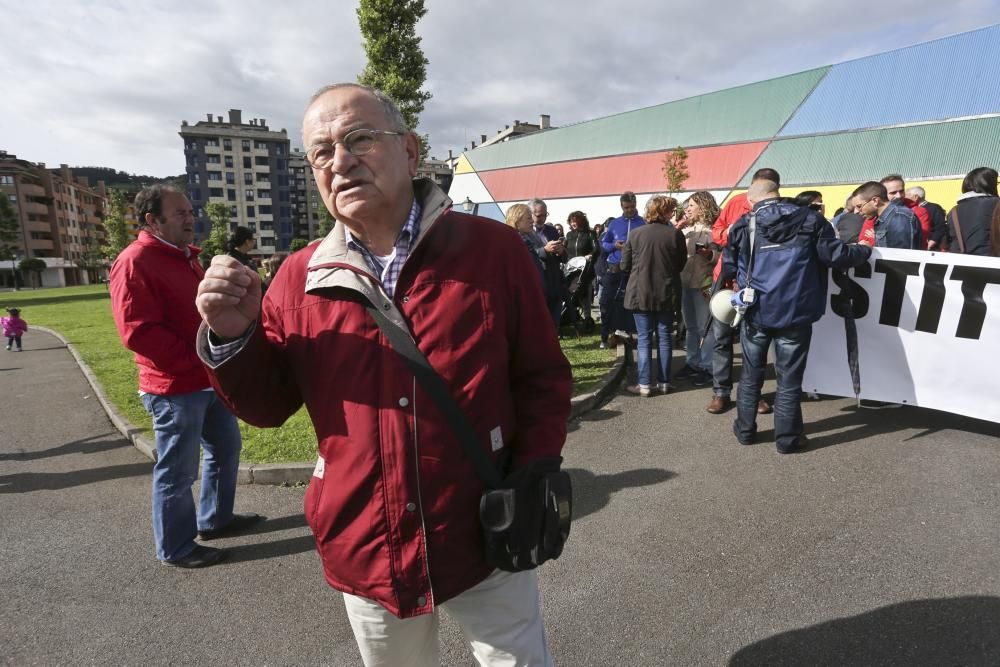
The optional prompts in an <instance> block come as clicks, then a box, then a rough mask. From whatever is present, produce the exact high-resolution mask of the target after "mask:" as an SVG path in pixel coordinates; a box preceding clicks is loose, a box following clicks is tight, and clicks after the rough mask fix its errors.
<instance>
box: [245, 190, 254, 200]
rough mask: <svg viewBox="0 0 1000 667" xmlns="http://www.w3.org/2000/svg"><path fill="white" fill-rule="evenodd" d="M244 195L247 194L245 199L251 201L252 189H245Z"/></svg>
mask: <svg viewBox="0 0 1000 667" xmlns="http://www.w3.org/2000/svg"><path fill="white" fill-rule="evenodd" d="M246 195H247V201H253V190H247V191H246Z"/></svg>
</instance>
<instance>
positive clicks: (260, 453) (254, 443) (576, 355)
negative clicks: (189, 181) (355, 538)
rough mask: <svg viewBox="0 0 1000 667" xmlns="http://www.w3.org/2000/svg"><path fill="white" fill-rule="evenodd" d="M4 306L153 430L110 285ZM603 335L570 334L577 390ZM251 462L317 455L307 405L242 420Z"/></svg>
mask: <svg viewBox="0 0 1000 667" xmlns="http://www.w3.org/2000/svg"><path fill="white" fill-rule="evenodd" d="M0 306H2V307H4V308H10V307H12V306H17V307H19V308H21V309H22V313H21V316H22V317H23V318H24V319H25V320H26V321H27V322H28V327H29V330H28V333H27V334H25V335H26V337H29V338H30V336H31V330H30V327H31V326H32V325H39V326H43V327H48V328H50V329H54V330H55V331H58V332H59V333H60V334H62V335H63V337H64V338H66V340H68V341H69V342H71V343H73V345H74V346H75V347H76V349H77V350H78V351H79V353H80V356H82V357H83V359H84V361H86V362H87V365H88V366H90V368H91V369H92V370H93V371H94V374H95V375H96V376H97V378H98V380H100V382H101V385H102V386H103V387H104V391H105V392H106V393H107V395H108V398H109V399H110V400H111V402H112V403H114V404H115V405H116V406H118V409H119V410H120V411H121V412H122V414H124V415H125V416H126V417H127V418H128V420H129V421H130V422H132V423H133V424H135V425H136V426H138V427H140V428H145V429H146V430H147V431H148V430H151V428H152V424H151V422H150V419H149V415H148V414H147V413H146V411H145V410H144V409H143V407H142V402H141V401H140V400H139V394H138V382H139V380H138V371H137V370H136V367H135V363H134V362H133V360H132V353H131V352H129V351H128V350H126V349H125V348H124V347H122V344H121V341H120V340H119V339H118V332H117V331H116V330H115V323H114V320H113V319H112V317H111V299H110V297H109V295H108V290H107V287H106V286H105V285H89V286H85V287H64V288H58V289H39V290H23V291H20V292H3V293H0ZM598 342H599V338H598V337H597V336H588V337H584V338H572V337H567V339H566V340H564V341H563V351H564V352H565V353H566V357H567V358H568V359H569V361H570V363H571V364H572V366H573V385H574V386H573V388H574V394H581V393H585V392H587V391H590V389H591V388H592V387H593V386H594V385H595V384H596V383H597V382H598V381H599V380H600V379H601V378H602V377H604V375H605V374H606V373H607V372H608V371H609V370H610V369H611V366H612V365H613V364H614V354H613V352H611V351H609V350H600V349H598V347H597V346H598ZM240 430H241V431H242V433H243V456H242V459H243V461H244V462H246V463H278V462H288V461H311V460H312V459H313V458H315V456H316V435H315V432H314V431H313V428H312V424H311V422H310V421H309V416H308V414H307V413H306V411H305V409H302V410H299V412H298V413H296V414H295V415H294V416H293V417H292V418H291V419H289V420H288V421H287V422H286V423H285V425H284V426H282V427H280V428H276V429H259V428H256V427H254V426H249V425H248V424H244V423H243V422H240Z"/></svg>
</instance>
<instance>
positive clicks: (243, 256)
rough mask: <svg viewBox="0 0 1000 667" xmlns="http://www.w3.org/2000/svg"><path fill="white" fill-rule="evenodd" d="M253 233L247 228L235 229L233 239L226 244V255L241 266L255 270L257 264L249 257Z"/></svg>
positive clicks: (252, 243) (252, 244)
mask: <svg viewBox="0 0 1000 667" xmlns="http://www.w3.org/2000/svg"><path fill="white" fill-rule="evenodd" d="M253 246H254V238H253V232H251V231H250V229H249V228H248V227H237V228H236V232H235V233H234V234H233V237H232V238H231V239H229V241H227V242H226V249H227V250H228V251H229V252H227V253H226V254H227V255H229V256H230V257H232V258H234V259H236V260H238V261H239V263H240V264H242V265H243V266H245V267H247V268H249V269H253V270H254V271H256V270H257V262H256V261H255V260H254V258H253V257H251V256H250V251H251V250H253Z"/></svg>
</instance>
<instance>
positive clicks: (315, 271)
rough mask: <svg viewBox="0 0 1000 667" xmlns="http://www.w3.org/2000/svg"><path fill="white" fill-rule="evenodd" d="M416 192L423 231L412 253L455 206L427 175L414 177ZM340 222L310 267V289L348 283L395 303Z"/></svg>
mask: <svg viewBox="0 0 1000 667" xmlns="http://www.w3.org/2000/svg"><path fill="white" fill-rule="evenodd" d="M413 196H414V197H415V198H416V199H417V202H418V203H419V204H420V209H421V211H420V233H419V234H418V235H417V240H416V242H415V243H414V244H413V249H412V250H411V252H410V257H413V252H415V251H416V249H417V247H418V246H419V245H420V243H421V242H422V241H423V239H424V238H425V237H426V236H427V233H428V232H429V231H430V229H431V226H432V225H433V224H434V223H435V222H436V221H437V220H438V219H439V218H440V217H441V215H442V214H444V213H445V212H446V211H447V210H448V209H450V208H451V199H449V198H448V195H446V194H445V193H444V191H443V190H441V188H439V187H438V186H437V185H435V184H434V183H433V182H432V181H431V180H429V179H426V178H415V179H413ZM341 224H342V223H340V222H335V223H334V225H333V229H331V230H330V233H329V234H327V235H326V238H324V239H323V240H322V241H321V242H320V244H319V245H318V246H317V248H316V251H315V252H314V253H313V255H312V257H310V258H309V264H308V266H307V267H306V271H307V273H306V286H305V291H306V293H312V292H315V291H316V290H321V289H326V288H330V287H344V288H347V289H351V290H354V291H357V292H360V293H361V294H363V295H364V296H365V297H366V298H367V299H368V300H369V301H370V302H371V303H373V304H375V305H377V306H382V307H383V308H384V307H385V304H389V305H390V306H391V304H392V301H391V299H389V297H388V295H387V294H386V293H385V290H384V289H382V283H381V281H380V280H379V278H378V276H376V275H375V274H374V273H372V270H371V267H370V266H369V264H368V262H367V260H365V257H364V255H363V254H362V253H360V252H358V251H357V250H351V249H350V248H349V247H348V246H347V238H346V236H345V235H344V230H343V228H342V227H341Z"/></svg>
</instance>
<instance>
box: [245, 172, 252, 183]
mask: <svg viewBox="0 0 1000 667" xmlns="http://www.w3.org/2000/svg"><path fill="white" fill-rule="evenodd" d="M243 185H253V172H251V171H246V172H243Z"/></svg>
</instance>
